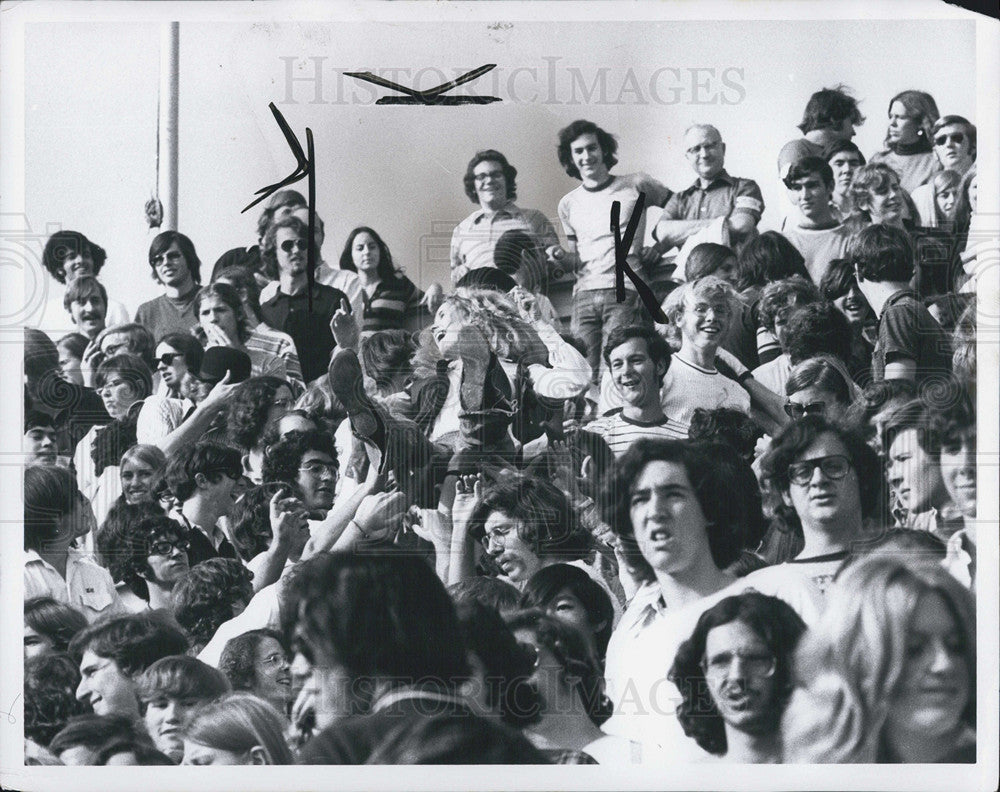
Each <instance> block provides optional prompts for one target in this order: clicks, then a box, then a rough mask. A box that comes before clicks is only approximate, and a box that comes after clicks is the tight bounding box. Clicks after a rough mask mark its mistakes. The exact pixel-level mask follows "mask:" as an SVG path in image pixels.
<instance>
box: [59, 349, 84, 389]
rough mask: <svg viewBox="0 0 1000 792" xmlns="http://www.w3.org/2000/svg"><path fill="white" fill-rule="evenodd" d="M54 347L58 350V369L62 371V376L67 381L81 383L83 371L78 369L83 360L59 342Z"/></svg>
mask: <svg viewBox="0 0 1000 792" xmlns="http://www.w3.org/2000/svg"><path fill="white" fill-rule="evenodd" d="M56 348H57V349H58V350H59V371H60V372H62V378H63V379H64V380H66V381H67V382H74V383H76V384H77V385H83V371H82V370H81V369H80V365H81V364H82V363H83V361H82V360H81V359H80V358H79V357H77V356H76V355H75V354H74V353H73V352H71V351H70V350H69V349H68V348H67V347H66V345H65V344H59V345H58V346H57V347H56Z"/></svg>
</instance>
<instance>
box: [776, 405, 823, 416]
mask: <svg viewBox="0 0 1000 792" xmlns="http://www.w3.org/2000/svg"><path fill="white" fill-rule="evenodd" d="M825 412H826V402H809V403H808V404H798V403H796V402H785V415H787V416H788V417H789V418H793V419H795V418H802V417H803V416H806V415H823V413H825Z"/></svg>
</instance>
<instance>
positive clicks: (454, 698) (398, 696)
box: [371, 687, 468, 713]
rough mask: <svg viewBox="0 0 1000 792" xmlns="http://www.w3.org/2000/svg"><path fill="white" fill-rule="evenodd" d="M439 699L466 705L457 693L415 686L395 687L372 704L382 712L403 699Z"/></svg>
mask: <svg viewBox="0 0 1000 792" xmlns="http://www.w3.org/2000/svg"><path fill="white" fill-rule="evenodd" d="M413 700H416V701H437V702H441V703H447V704H455V705H457V706H462V707H466V706H468V705H467V704H466V703H465V700H464V699H463V698H462V697H461V696H459V695H458V694H456V693H439V692H436V691H433V690H421V689H418V688H414V687H400V688H394V689H392V690H390V691H389V692H387V693H385V694H384V695H382V696H380V697H379V698H378V700H377V701H376V702H375V703H374V704H373V705H372V709H371V711H372V712H373V713H375V712H381V711H382V710H384V709H388V708H389V707H391V706H393V705H394V704H398V703H399V702H401V701H413Z"/></svg>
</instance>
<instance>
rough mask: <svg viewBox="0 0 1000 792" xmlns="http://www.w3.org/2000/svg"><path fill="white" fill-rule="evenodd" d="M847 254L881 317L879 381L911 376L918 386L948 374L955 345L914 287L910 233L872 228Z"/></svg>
mask: <svg viewBox="0 0 1000 792" xmlns="http://www.w3.org/2000/svg"><path fill="white" fill-rule="evenodd" d="M848 257H849V258H850V260H851V261H852V262H853V263H854V273H855V277H856V278H857V281H858V288H859V289H861V293H862V294H864V296H865V299H866V300H868V304H869V305H870V306H871V307H872V310H873V311H874V312H875V315H876V316H877V317H878V340H877V341H876V342H875V352H874V355H873V357H872V375H873V377H874V379H875V380H882V379H908V380H913V381H915V382H916V383H917V384H918V385H919V384H921V383H923V382H926V381H928V380H932V379H937V380H940V379H941V378H943V377H947V376H948V375H949V374H950V373H951V343H950V340H949V339H948V335H947V333H945V331H944V330H943V329H942V328H941V325H939V324H938V323H937V322H936V321H934V317H933V316H931V314H930V311H928V310H927V308H925V307H924V305H923V303H921V302H920V300H919V299H918V298H917V294H916V292H914V291H913V289H912V288H911V281H912V279H913V248H912V246H911V245H910V240H909V238H908V237H907V235H906V232H905V231H903V230H902V229H899V228H894V227H892V226H886V225H879V224H876V225H872V226H869V227H868V228H865V229H863V230H862V231H860V232H859V233H858V234H857V235H856V236H855V237H853V238H852V240H851V247H850V251H849V255H848Z"/></svg>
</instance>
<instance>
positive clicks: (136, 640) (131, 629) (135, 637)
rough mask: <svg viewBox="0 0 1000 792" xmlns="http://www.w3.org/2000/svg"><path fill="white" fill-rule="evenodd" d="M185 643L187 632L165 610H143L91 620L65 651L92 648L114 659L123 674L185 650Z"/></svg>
mask: <svg viewBox="0 0 1000 792" xmlns="http://www.w3.org/2000/svg"><path fill="white" fill-rule="evenodd" d="M188 646H189V643H188V639H187V636H186V635H185V634H184V633H183V632H182V631H181V629H180V627H179V626H178V625H177V623H176V622H175V621H174V620H173V619H172V618H171V617H170V616H169V614H165V613H162V612H159V611H144V612H142V613H131V614H128V615H127V616H117V617H113V618H110V619H106V620H104V621H99V622H95V623H94V624H91V625H90V626H89V627H88V628H87V629H85V630H82V631H80V632H79V633H77V634H76V636H75V637H74V638H73V640H72V641H71V642H70V645H69V652H70V654H71V655H74V656H76V657H81V656H82V655H83V653H84V652H88V651H89V652H93V653H94V654H95V655H97V656H98V657H105V658H108V659H109V660H114V662H115V664H116V665H117V666H118V668H119V670H120V671H121V672H122V673H123V674H126V675H128V676H133V675H135V674H138V673H139V672H141V671H145V670H146V669H147V668H148V667H149V666H151V665H152V664H153V663H155V662H156V661H157V660H159V659H160V658H161V657H169V656H170V655H181V654H184V653H186V652H187V650H188Z"/></svg>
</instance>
